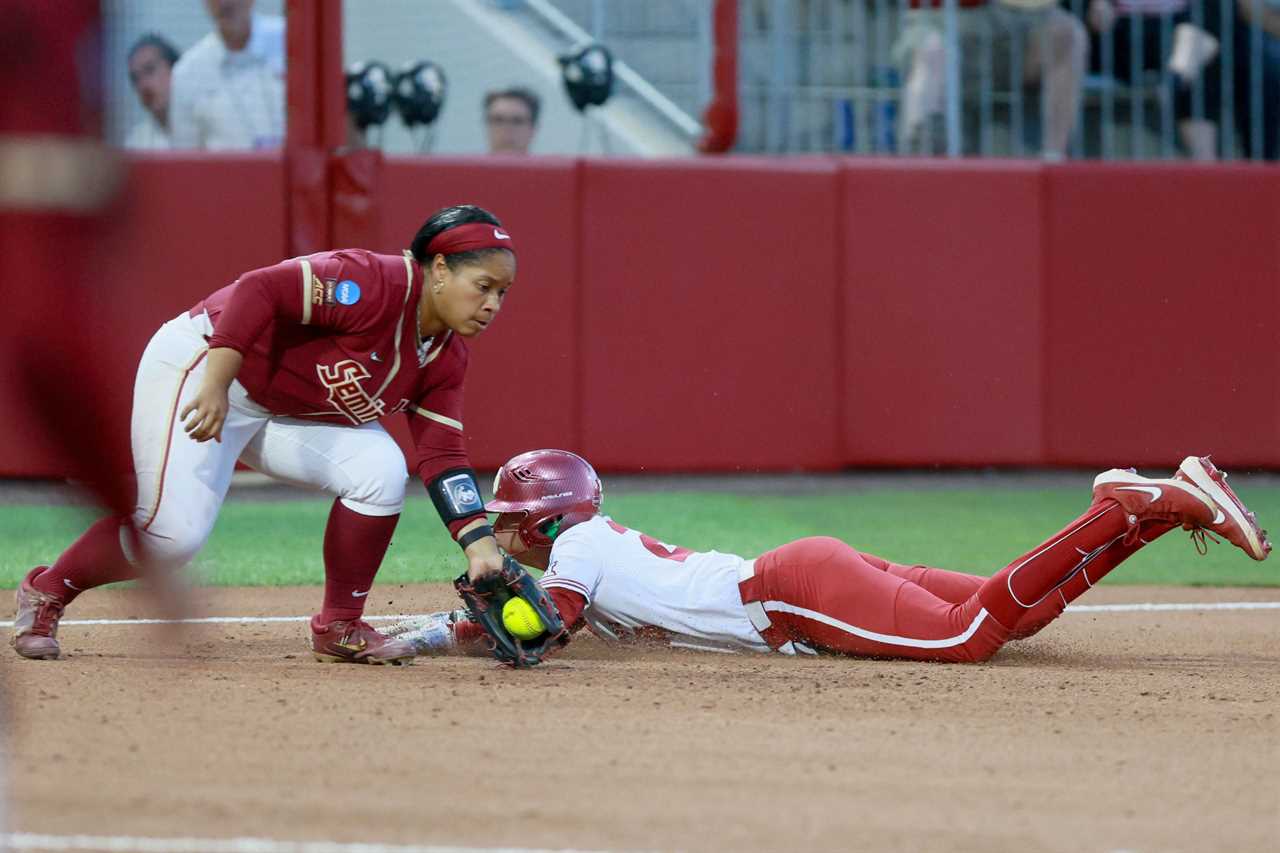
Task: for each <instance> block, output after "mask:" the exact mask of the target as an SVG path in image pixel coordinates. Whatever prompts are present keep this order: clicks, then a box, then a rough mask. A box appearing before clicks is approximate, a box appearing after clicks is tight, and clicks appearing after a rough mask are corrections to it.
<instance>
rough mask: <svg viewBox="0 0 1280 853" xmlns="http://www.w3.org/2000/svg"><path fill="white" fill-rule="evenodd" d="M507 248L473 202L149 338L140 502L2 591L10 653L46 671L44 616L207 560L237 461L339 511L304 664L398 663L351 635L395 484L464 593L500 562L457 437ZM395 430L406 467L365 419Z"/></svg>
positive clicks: (271, 270)
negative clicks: (430, 514) (410, 487)
mask: <svg viewBox="0 0 1280 853" xmlns="http://www.w3.org/2000/svg"><path fill="white" fill-rule="evenodd" d="M515 273H516V263H515V248H514V245H513V242H512V239H511V235H510V234H508V233H507V232H506V231H505V230H504V229H503V228H502V226H501V224H500V223H499V222H498V220H497V219H496V218H495V217H494V216H493V215H492V214H490V213H488V212H487V211H484V210H482V209H480V208H478V207H473V206H469V205H466V206H459V207H451V208H446V209H444V210H441V211H439V212H437V213H436V214H434V215H433V216H432V217H431V218H430V219H428V220H427V222H426V223H425V224H424V225H423V226H422V228H421V229H420V230H419V232H418V234H417V235H416V236H415V237H414V240H413V243H412V247H411V249H410V250H409V251H406V252H405V253H404V255H403V256H393V255H378V254H374V253H372V252H367V251H364V250H361V249H342V250H338V251H332V252H321V253H319V254H315V255H310V256H307V257H301V258H293V259H291V260H287V261H284V262H282V263H279V264H276V265H275V266H272V267H267V268H265V269H258V270H254V271H252V272H248V273H245V274H244V275H242V276H241V277H240V278H239V279H238V280H237V281H236V282H235V283H234V284H231V285H228V286H227V287H224V288H223V289H221V290H219V291H217V292H216V293H213V294H212V295H210V296H209V297H207V298H205V299H204V300H202V301H201V302H200V303H198V304H197V305H196V306H195V307H193V308H192V309H191V310H190V311H186V312H183V313H182V314H181V315H179V316H178V317H176V318H174V319H173V320H171V321H169V322H168V323H166V324H165V325H164V326H163V327H162V328H161V329H160V331H158V332H157V333H156V335H155V336H154V337H153V338H152V339H151V342H150V344H149V345H148V346H147V349H146V351H145V352H144V354H143V356H142V360H141V363H140V364H139V367H138V374H137V381H136V384H135V387H134V406H133V417H132V443H133V457H134V467H135V469H136V473H137V481H138V498H137V506H136V509H135V511H134V514H133V517H132V519H131V521H132V529H134V530H136V531H137V534H136V537H134V536H129V535H122V531H127V530H130V526H129V525H122V524H121V520H120V519H118V518H104V519H102V520H100V521H99V522H98V523H96V524H94V525H93V526H92V527H90V528H89V530H88V531H87V532H86V533H85V534H84V535H83V536H81V537H80V539H78V540H77V541H76V542H75V543H74V544H73V545H72V546H71V547H70V548H68V549H67V551H66V552H64V553H63V554H62V556H61V557H60V558H59V559H58V560H57V561H56V562H55V563H54V564H53V565H52V566H51V567H45V566H39V567H36V568H35V569H33V570H32V571H31V572H30V573H29V574H28V575H27V577H26V579H25V580H24V581H23V583H22V585H21V587H20V588H19V591H18V614H17V617H16V620H15V628H14V637H13V645H14V648H15V649H16V650H17V652H18V654H20V655H22V656H24V657H30V658H45V659H49V658H56V657H57V656H58V653H59V649H58V643H57V638H56V633H57V627H58V620H59V619H60V618H61V616H62V612H63V608H64V607H66V605H67V604H69V603H70V602H71V601H72V600H73V599H74V598H75V597H76V596H77V595H78V594H79V593H81V592H83V591H85V590H86V589H90V588H92V587H95V586H100V585H102V584H106V583H111V582H113V581H120V580H126V579H129V578H133V577H136V576H137V575H138V569H139V566H143V565H145V566H147V567H148V568H151V569H154V570H166V569H175V568H178V567H180V566H182V565H185V564H186V563H187V562H188V561H189V560H191V558H192V557H193V556H195V554H196V552H198V551H199V550H200V548H201V547H202V546H203V545H204V542H205V540H206V539H207V538H208V536H209V533H210V531H211V530H212V529H213V524H214V521H215V519H216V518H217V515H218V510H219V508H220V507H221V505H222V501H223V498H224V497H225V495H226V492H227V488H228V486H229V485H230V482H231V475H232V472H233V470H234V468H235V464H236V461H237V460H241V459H242V460H244V461H245V462H246V463H248V464H249V465H251V466H252V467H254V468H256V469H257V470H259V471H261V472H263V473H265V474H268V475H270V476H272V477H275V478H278V479H280V480H284V481H287V482H292V483H300V484H306V485H311V486H318V487H320V488H323V489H325V490H327V491H329V492H331V493H333V494H334V495H336V499H335V500H334V503H333V508H332V510H331V511H330V514H329V521H328V526H327V527H326V529H325V536H324V563H325V593H324V606H323V608H322V609H321V611H320V612H319V613H318V614H316V615H315V616H314V617H313V618H312V620H311V632H312V649H313V651H314V653H315V655H316V657H317V659H320V660H326V661H339V662H355V663H395V662H402V661H405V660H407V659H409V658H412V657H413V649H412V647H411V646H409V645H408V644H407V643H404V642H402V641H395V640H387V639H386V638H385V637H383V636H382V635H381V634H379V633H378V632H376V631H374V630H373V629H372V628H371V627H370V626H369V625H368V623H366V622H364V621H363V620H362V619H361V616H362V615H363V612H364V605H365V601H366V600H367V596H368V595H369V590H370V588H371V587H372V585H373V579H374V576H375V575H376V574H377V571H378V566H379V565H380V564H381V562H382V558H383V555H384V554H385V553H386V549H387V546H388V545H389V544H390V542H391V534H392V532H393V531H394V530H395V527H396V522H397V520H398V519H399V516H400V510H401V507H402V506H403V505H404V495H405V485H406V481H407V479H408V475H409V470H410V468H411V470H412V472H413V473H414V474H416V475H417V476H419V477H420V478H421V479H422V480H423V482H424V483H426V485H427V491H428V492H429V493H430V495H431V497H432V500H433V502H434V503H435V506H436V509H437V510H438V511H439V513H440V515H441V518H442V519H443V521H444V522H445V524H446V525H447V527H448V529H449V532H450V533H451V534H452V536H453V537H454V539H455V540H456V541H457V542H458V544H459V545H460V546H461V547H462V548H463V549H464V551H465V553H466V557H467V560H468V563H469V566H468V571H469V573H470V574H471V575H472V577H481V576H483V575H486V574H489V573H492V572H494V571H496V570H497V569H498V568H499V567H500V566H501V555H500V553H499V551H498V547H497V544H496V542H495V541H494V538H493V530H492V528H491V527H490V526H489V525H488V522H487V520H486V518H485V515H484V507H483V505H482V503H481V501H480V497H479V489H478V488H477V486H476V482H475V476H474V473H473V472H472V470H471V467H470V463H469V462H468V460H467V454H466V451H465V449H464V444H463V432H462V429H463V427H462V388H463V380H464V377H465V375H466V368H467V348H466V344H465V343H464V341H463V339H464V338H469V337H473V336H475V335H478V334H479V333H481V332H482V331H484V330H485V328H487V327H488V325H489V324H490V323H492V322H493V320H494V318H495V317H496V316H497V314H498V311H499V310H500V309H501V307H502V301H503V298H504V296H505V294H506V293H507V290H508V289H509V288H510V287H511V284H512V282H513V280H514V279H515ZM397 412H403V413H404V414H405V415H406V416H407V417H408V418H409V424H410V429H411V433H412V435H413V441H414V445H415V448H416V453H415V456H414V458H413V459H412V460H411V462H410V466H409V467H408V468H407V467H406V460H405V457H404V454H403V453H401V451H400V449H399V447H398V446H397V445H396V443H395V442H394V441H393V440H392V439H391V437H390V436H389V435H388V434H387V433H386V431H385V430H384V429H383V428H382V427H381V426H380V425H379V424H378V423H377V419H378V418H380V417H382V416H384V415H390V414H393V413H397Z"/></svg>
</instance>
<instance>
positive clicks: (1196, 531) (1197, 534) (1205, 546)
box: [1191, 527, 1222, 557]
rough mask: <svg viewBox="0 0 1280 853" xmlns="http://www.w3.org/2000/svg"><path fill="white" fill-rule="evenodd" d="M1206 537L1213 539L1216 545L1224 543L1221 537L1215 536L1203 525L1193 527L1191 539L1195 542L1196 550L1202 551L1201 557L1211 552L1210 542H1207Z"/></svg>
mask: <svg viewBox="0 0 1280 853" xmlns="http://www.w3.org/2000/svg"><path fill="white" fill-rule="evenodd" d="M1205 539H1212V540H1213V542H1214V544H1215V545H1221V544H1222V540H1221V539H1219V538H1218V537H1217V536H1214V535H1213V534H1212V533H1210V532H1209V531H1208V530H1205V529H1204V528H1203V527H1193V528H1191V541H1192V542H1194V543H1195V546H1196V551H1198V552H1199V553H1200V556H1201V557H1203V556H1204V555H1205V554H1208V553H1209V543H1207V542H1205Z"/></svg>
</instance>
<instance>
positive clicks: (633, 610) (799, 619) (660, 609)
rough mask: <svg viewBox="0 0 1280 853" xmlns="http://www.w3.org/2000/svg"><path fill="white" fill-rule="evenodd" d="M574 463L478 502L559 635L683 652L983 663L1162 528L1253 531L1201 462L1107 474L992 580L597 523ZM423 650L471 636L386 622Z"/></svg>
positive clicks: (1242, 539)
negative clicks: (721, 549) (561, 628)
mask: <svg viewBox="0 0 1280 853" xmlns="http://www.w3.org/2000/svg"><path fill="white" fill-rule="evenodd" d="M600 499H601V486H600V480H599V478H597V477H596V473H595V471H593V470H592V468H591V466H590V465H589V464H588V463H587V462H586V460H584V459H582V458H581V457H578V456H575V455H574V454H572V453H566V452H565V451H561V450H537V451H533V452H531V453H525V454H522V455H520V456H517V457H515V458H514V459H512V460H510V461H509V462H507V463H506V465H504V466H503V467H502V469H501V470H500V471H499V472H498V477H497V480H496V482H495V485H494V500H493V501H491V502H490V503H489V504H488V505H487V508H488V509H489V510H490V511H491V512H496V513H498V518H497V520H496V521H495V522H494V529H495V530H496V531H497V538H498V542H499V544H501V546H502V547H503V548H504V549H506V550H507V551H508V552H509V553H510V554H511V555H512V556H514V557H516V558H517V559H518V560H520V561H521V562H522V563H525V564H527V565H530V566H533V567H536V568H541V569H545V570H546V571H545V574H543V576H542V579H541V581H540V583H541V584H542V586H543V587H544V588H546V589H547V590H548V592H549V594H550V596H551V598H552V600H553V601H554V602H555V604H556V607H557V608H558V609H559V611H560V615H561V616H562V618H563V619H564V623H565V625H567V626H570V628H571V629H572V630H577V629H578V628H580V627H582V626H583V625H587V626H589V627H590V629H591V630H592V631H593V632H594V633H596V634H598V635H600V636H603V637H606V638H613V639H621V638H624V637H630V636H636V635H638V636H641V637H645V636H652V637H659V638H664V639H668V640H671V641H672V642H675V643H678V644H682V645H689V646H693V647H699V646H703V647H712V648H718V649H724V648H737V649H747V650H751V651H761V652H767V651H770V650H772V651H778V652H782V653H784V654H797V653H803V654H814V653H816V652H819V651H825V652H836V653H842V654H847V655H856V656H867V657H895V658H914V659H918V660H938V661H955V662H960V661H970V662H972V661H984V660H987V659H988V658H990V657H991V656H992V655H993V654H995V653H996V651H997V650H998V649H999V648H1000V647H1001V646H1002V645H1003V644H1004V643H1005V642H1006V641H1008V640H1011V639H1017V638H1021V637H1026V636H1029V635H1031V634H1033V633H1035V632H1036V631H1038V630H1040V629H1041V628H1043V627H1044V626H1045V625H1046V624H1048V623H1049V622H1050V621H1052V620H1053V619H1055V618H1056V617H1057V616H1058V615H1060V614H1061V613H1062V611H1063V609H1064V608H1065V607H1066V606H1067V604H1068V603H1069V602H1070V601H1072V600H1073V599H1075V598H1076V597H1078V596H1079V595H1080V594H1081V593H1083V592H1084V591H1085V590H1086V589H1088V588H1089V587H1090V586H1092V585H1093V584H1095V583H1097V582H1098V580H1099V579H1101V578H1102V577H1103V576H1104V575H1105V574H1107V572H1109V571H1111V570H1112V569H1113V568H1115V567H1116V566H1117V565H1119V564H1120V563H1121V562H1122V561H1123V560H1124V559H1126V558H1127V557H1129V556H1130V555H1131V554H1133V553H1134V552H1135V551H1137V550H1138V549H1139V548H1141V547H1142V546H1143V545H1146V544H1147V543H1149V542H1151V541H1152V540H1154V539H1155V538H1156V537H1158V536H1161V535H1163V534H1164V533H1167V532H1168V531H1170V530H1172V529H1174V528H1175V527H1178V526H1181V527H1183V528H1185V529H1189V530H1191V531H1192V533H1193V537H1203V536H1204V535H1205V531H1208V532H1211V533H1216V534H1220V535H1222V536H1224V537H1226V538H1227V539H1229V540H1230V541H1231V542H1232V543H1234V544H1236V545H1238V546H1239V547H1241V548H1242V549H1243V550H1244V551H1245V552H1246V553H1247V554H1249V556H1251V557H1253V558H1254V559H1257V560H1262V559H1264V558H1265V557H1266V556H1267V553H1268V552H1269V551H1270V550H1271V543H1270V542H1268V541H1267V537H1266V533H1265V531H1263V530H1261V529H1260V528H1259V527H1258V525H1257V521H1256V519H1255V518H1254V516H1253V514H1252V513H1250V512H1249V511H1248V510H1247V509H1246V508H1245V506H1244V504H1243V503H1241V502H1240V499H1239V498H1238V497H1237V496H1236V494H1235V492H1234V491H1232V490H1231V488H1230V487H1229V486H1227V484H1226V475H1225V474H1222V473H1221V472H1220V471H1218V470H1217V469H1216V468H1215V467H1214V466H1213V464H1212V463H1211V462H1209V460H1208V459H1207V458H1204V459H1199V458H1196V457H1188V458H1187V459H1186V460H1185V461H1184V462H1183V463H1182V466H1181V467H1180V469H1179V471H1178V473H1176V474H1175V475H1174V477H1173V478H1170V479H1159V480H1157V479H1149V478H1147V477H1142V476H1139V475H1138V474H1136V473H1133V472H1131V471H1121V470H1112V471H1107V472H1104V473H1102V474H1100V475H1098V477H1097V479H1096V480H1095V481H1094V487H1093V502H1092V503H1091V505H1090V506H1089V508H1088V510H1086V512H1085V513H1084V515H1082V516H1080V517H1079V518H1077V519H1076V520H1075V521H1073V522H1071V524H1069V525H1068V526H1067V527H1066V528H1064V529H1063V530H1061V531H1060V532H1058V533H1056V534H1054V535H1053V536H1052V537H1050V538H1049V539H1048V540H1046V541H1045V542H1044V543H1042V544H1041V545H1038V546H1037V547H1036V548H1034V549H1033V550H1032V551H1030V552H1029V553H1027V554H1024V555H1023V556H1021V557H1019V558H1018V559H1016V560H1014V561H1013V562H1012V563H1010V564H1009V565H1008V566H1006V567H1005V568H1004V569H1002V570H1001V571H999V572H997V573H996V574H995V575H994V576H992V577H990V578H984V577H978V576H975V575H968V574H963V573H960V572H951V571H947V570H945V569H935V568H929V567H927V566H905V565H898V564H895V563H891V562H889V561H888V560H884V559H882V558H880V557H876V556H873V555H871V554H865V553H862V552H860V551H857V550H855V549H853V548H851V547H850V546H848V545H846V544H845V543H844V542H841V541H840V540H838V539H832V538H829V537H815V538H809V539H801V540H799V541H796V542H792V543H789V544H787V545H783V546H782V547H780V548H776V549H774V550H772V551H769V552H767V553H765V554H762V555H760V556H759V557H757V558H755V559H754V560H749V559H743V558H742V557H738V556H734V555H733V554H721V553H718V552H715V551H708V552H694V551H690V550H688V549H685V548H680V547H676V546H674V545H668V544H665V543H662V542H658V541H657V540H655V539H652V538H651V537H649V536H646V535H645V534H643V533H640V532H639V531H635V530H629V529H627V528H626V527H623V526H622V525H620V524H618V523H617V522H615V521H613V519H611V518H608V517H606V516H603V515H600V514H599V510H600ZM387 633H388V634H389V635H392V636H398V637H400V638H401V639H407V640H409V641H410V642H411V643H413V644H414V646H415V648H417V649H418V650H419V652H420V653H423V654H431V653H441V652H444V651H448V650H450V649H453V648H455V647H457V646H459V645H463V646H470V645H471V644H473V643H476V642H477V641H478V640H479V639H480V638H481V636H482V635H481V631H480V628H479V627H478V626H477V625H475V624H473V623H471V622H468V621H465V620H461V621H454V620H453V615H452V614H433V615H432V616H429V617H425V618H422V619H417V620H408V621H407V622H404V623H400V624H399V625H397V626H394V627H393V628H391V629H390V630H389V631H388V632H387Z"/></svg>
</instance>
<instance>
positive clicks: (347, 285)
mask: <svg viewBox="0 0 1280 853" xmlns="http://www.w3.org/2000/svg"><path fill="white" fill-rule="evenodd" d="M333 298H334V299H336V300H338V302H340V303H341V304H343V305H355V304H356V303H357V302H359V301H360V285H358V284H356V283H355V282H354V281H352V280H351V279H349V278H344V279H343V280H342V281H340V282H338V286H337V288H335V289H334V292H333Z"/></svg>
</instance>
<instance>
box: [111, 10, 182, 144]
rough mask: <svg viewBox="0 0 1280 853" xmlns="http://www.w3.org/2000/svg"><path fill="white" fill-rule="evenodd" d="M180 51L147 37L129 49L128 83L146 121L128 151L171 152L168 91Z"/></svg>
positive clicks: (131, 136)
mask: <svg viewBox="0 0 1280 853" xmlns="http://www.w3.org/2000/svg"><path fill="white" fill-rule="evenodd" d="M177 61H178V49H177V48H175V47H174V46H173V45H172V44H170V43H169V41H168V40H167V39H165V38H164V36H160V35H157V34H155V33H147V34H146V35H144V36H143V37H142V38H140V39H138V40H137V41H136V42H134V45H133V47H131V48H130V49H129V58H128V65H129V82H130V83H132V84H133V91H135V92H137V93H138V100H139V101H141V102H142V106H143V107H144V108H145V109H146V111H147V117H146V118H144V119H143V120H142V121H140V122H138V124H137V126H136V127H134V129H133V130H131V131H129V136H128V137H127V138H126V139H125V141H124V147H125V148H132V149H136V150H142V151H148V150H149V151H155V150H159V149H164V148H169V147H170V145H171V144H172V143H171V140H170V139H169V89H170V79H171V77H172V73H173V64H174V63H175V62H177Z"/></svg>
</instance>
